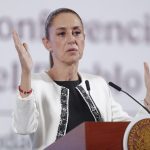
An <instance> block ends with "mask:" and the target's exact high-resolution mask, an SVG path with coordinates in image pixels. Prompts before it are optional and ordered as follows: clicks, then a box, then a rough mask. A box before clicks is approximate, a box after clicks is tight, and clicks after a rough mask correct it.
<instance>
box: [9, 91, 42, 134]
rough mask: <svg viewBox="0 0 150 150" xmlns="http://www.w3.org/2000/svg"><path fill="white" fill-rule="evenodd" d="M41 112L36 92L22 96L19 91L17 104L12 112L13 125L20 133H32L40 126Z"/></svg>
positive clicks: (15, 130)
mask: <svg viewBox="0 0 150 150" xmlns="http://www.w3.org/2000/svg"><path fill="white" fill-rule="evenodd" d="M38 117H39V112H38V109H37V104H36V100H35V95H34V92H32V93H31V94H30V95H29V96H28V97H25V98H22V97H21V96H20V94H19V92H18V94H17V99H16V105H15V107H14V110H13V113H12V127H13V130H14V132H16V133H19V134H31V133H34V132H35V131H36V130H37V128H38Z"/></svg>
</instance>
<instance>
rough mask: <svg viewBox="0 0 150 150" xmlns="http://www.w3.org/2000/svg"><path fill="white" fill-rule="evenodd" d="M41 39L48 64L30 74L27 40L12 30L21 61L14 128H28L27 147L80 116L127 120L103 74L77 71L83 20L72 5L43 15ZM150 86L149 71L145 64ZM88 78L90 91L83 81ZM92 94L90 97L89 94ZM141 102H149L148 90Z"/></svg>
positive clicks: (51, 137) (46, 140) (47, 140)
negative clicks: (22, 40) (35, 72)
mask: <svg viewBox="0 0 150 150" xmlns="http://www.w3.org/2000/svg"><path fill="white" fill-rule="evenodd" d="M45 35H46V36H45V38H43V44H44V46H45V48H46V49H47V50H48V51H49V52H50V54H51V58H52V59H51V60H52V63H51V65H52V66H51V68H50V69H49V70H48V71H45V72H42V73H39V74H36V75H34V76H33V77H32V78H31V70H32V66H33V64H32V59H31V56H30V54H29V52H28V47H27V44H25V43H23V44H22V43H21V41H20V39H19V37H18V35H17V33H16V32H15V31H14V32H13V39H14V43H15V47H16V49H17V52H18V54H19V59H20V63H21V68H22V73H21V83H20V86H19V90H18V99H17V102H16V108H15V110H14V115H13V128H14V130H15V132H16V133H20V134H29V135H30V137H31V141H32V146H33V149H43V148H45V147H47V146H48V145H50V144H51V143H53V142H54V141H55V140H56V139H58V138H60V137H62V136H63V135H65V134H66V133H67V132H68V131H70V130H71V129H73V128H74V127H76V126H77V125H79V124H80V123H82V122H84V121H128V120H130V117H129V116H128V114H127V113H125V112H124V111H123V110H122V108H121V106H120V105H119V104H118V103H116V102H115V101H114V100H113V98H112V96H111V92H110V90H109V87H108V85H107V83H106V82H105V80H104V79H103V78H101V77H99V76H94V75H90V74H83V73H80V72H78V65H79V60H80V59H81V58H82V55H83V50H84V42H85V34H84V26H83V23H82V20H81V18H80V16H79V15H78V14H77V13H76V12H74V11H73V10H70V9H67V8H61V9H57V10H55V11H53V12H52V13H51V14H50V15H49V16H48V18H47V21H46V25H45ZM145 79H146V80H145V81H146V87H147V90H148V91H150V83H149V82H150V74H149V70H148V66H147V64H145ZM86 80H88V81H89V82H90V86H91V89H94V90H91V96H90V95H89V94H88V91H87V89H86V85H85V81H86ZM91 97H92V98H91ZM145 102H146V103H147V104H146V106H147V107H149V106H148V105H149V104H150V98H149V93H148V92H147V95H146V101H145Z"/></svg>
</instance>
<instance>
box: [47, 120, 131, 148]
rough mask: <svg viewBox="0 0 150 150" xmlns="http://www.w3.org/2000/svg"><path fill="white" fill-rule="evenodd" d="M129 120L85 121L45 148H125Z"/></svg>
mask: <svg viewBox="0 0 150 150" xmlns="http://www.w3.org/2000/svg"><path fill="white" fill-rule="evenodd" d="M128 124H129V122H96V123H95V122H85V123H82V124H81V125H79V126H77V127H76V128H75V129H73V130H71V131H70V132H69V133H67V134H66V135H65V136H64V137H62V138H60V139H58V140H57V141H56V142H54V143H53V144H51V145H50V146H48V147H47V148H46V149H45V150H123V136H124V132H125V129H126V127H127V126H128Z"/></svg>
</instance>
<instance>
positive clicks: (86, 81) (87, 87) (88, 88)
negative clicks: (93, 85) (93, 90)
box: [85, 80, 90, 91]
mask: <svg viewBox="0 0 150 150" xmlns="http://www.w3.org/2000/svg"><path fill="white" fill-rule="evenodd" d="M85 85H86V89H87V90H88V91H90V83H89V81H88V80H85Z"/></svg>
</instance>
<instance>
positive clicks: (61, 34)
mask: <svg viewBox="0 0 150 150" xmlns="http://www.w3.org/2000/svg"><path fill="white" fill-rule="evenodd" d="M65 34H66V33H65V32H59V33H58V34H57V35H58V36H65Z"/></svg>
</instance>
